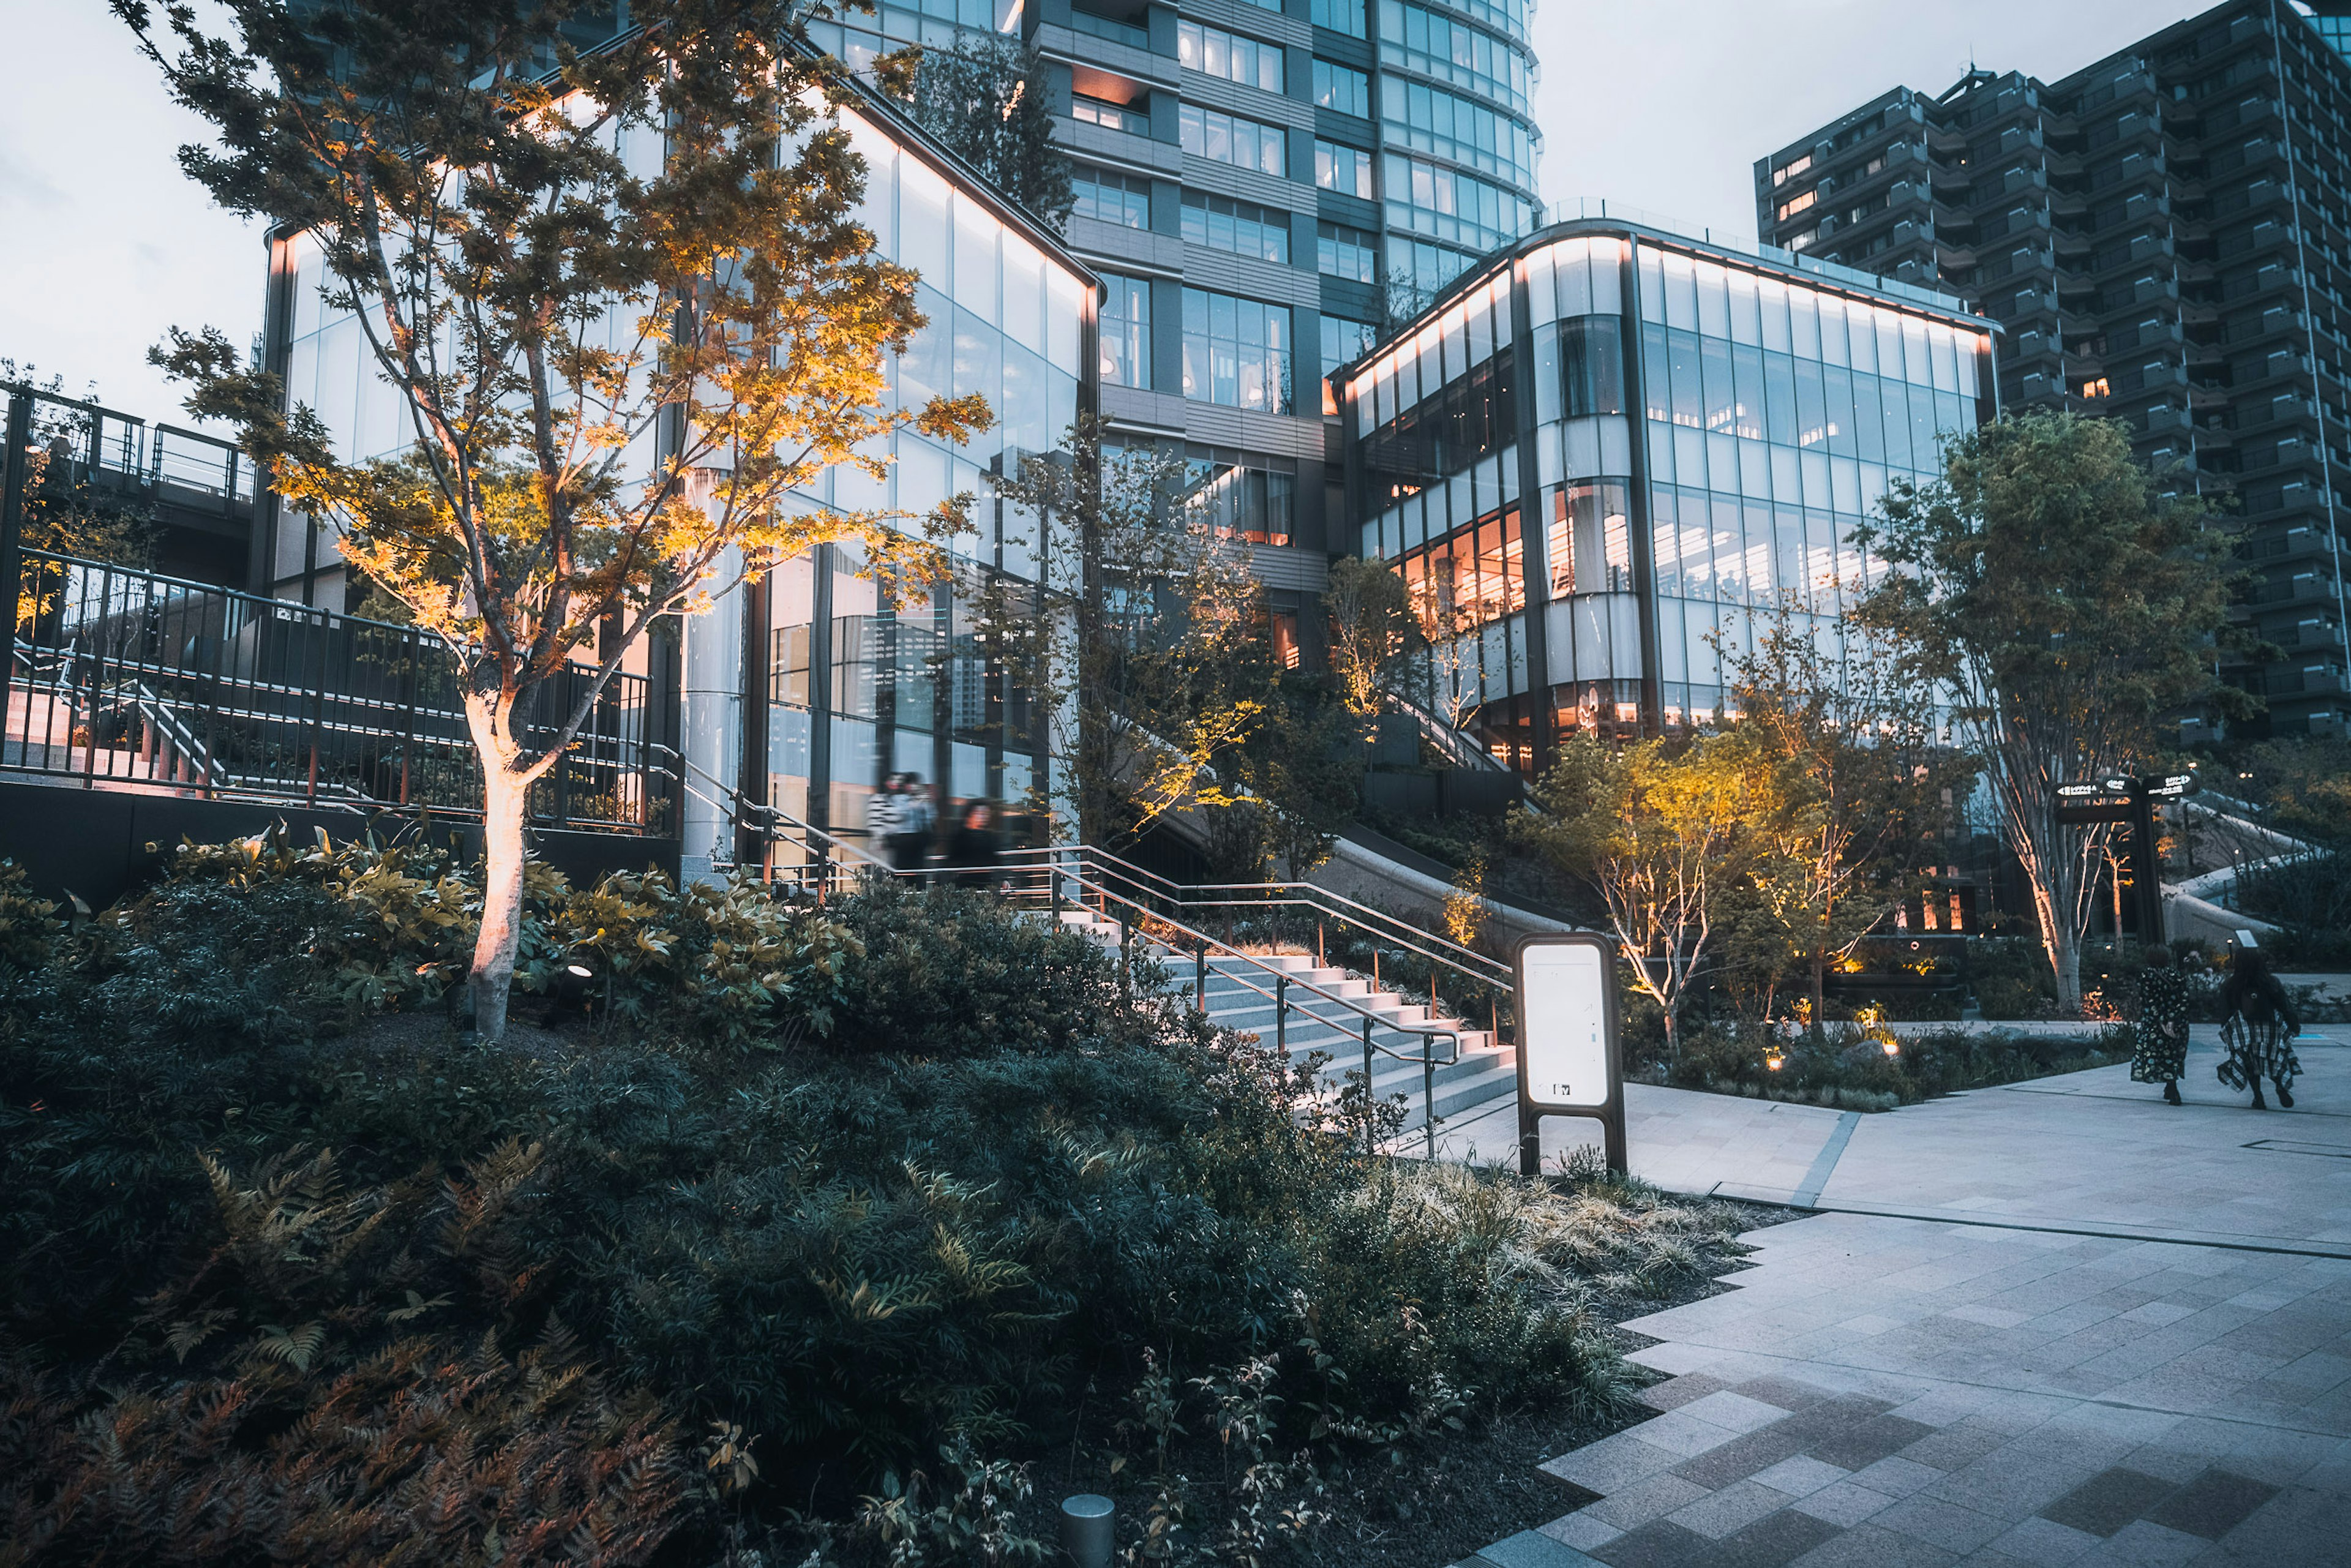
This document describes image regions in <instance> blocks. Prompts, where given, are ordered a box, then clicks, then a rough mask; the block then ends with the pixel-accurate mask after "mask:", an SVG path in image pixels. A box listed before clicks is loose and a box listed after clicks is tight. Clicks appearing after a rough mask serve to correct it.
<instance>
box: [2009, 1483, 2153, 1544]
mask: <svg viewBox="0 0 2351 1568" xmlns="http://www.w3.org/2000/svg"><path fill="white" fill-rule="evenodd" d="M2172 1490H2173V1488H2172V1484H2171V1483H2170V1482H2169V1481H2167V1480H2164V1479H2160V1478H2159V1477H2156V1476H2150V1475H2143V1474H2141V1473H2140V1472H2139V1471H2137V1470H2126V1469H2108V1470H2100V1471H2099V1472H2098V1473H2097V1474H2096V1475H2095V1476H2092V1477H2091V1478H2090V1479H2088V1480H2086V1481H2084V1482H2083V1483H2082V1484H2081V1485H2080V1486H2077V1487H2075V1488H2074V1490H2072V1491H2069V1492H2067V1493H2066V1494H2065V1495H2064V1497H2061V1498H2059V1499H2057V1500H2055V1501H2054V1502H2052V1503H2050V1504H2049V1505H2048V1506H2047V1507H2045V1508H2043V1509H2042V1510H2041V1511H2040V1513H2041V1517H2042V1518H2043V1519H2053V1520H2055V1521H2057V1522H2058V1523H2060V1524H2064V1525H2070V1526H2071V1527H2073V1528H2074V1529H2075V1530H2079V1531H2084V1532H2085V1533H2086V1534H2090V1535H2097V1536H2107V1535H2112V1534H2114V1533H2115V1532H2116V1531H2119V1530H2121V1529H2122V1528H2123V1527H2124V1526H2125V1525H2126V1524H2128V1523H2130V1522H2131V1521H2133V1520H2136V1519H2139V1518H2142V1517H2144V1516H2145V1515H2146V1513H2147V1511H2148V1510H2149V1509H2152V1508H2153V1507H2154V1506H2155V1505H2156V1504H2157V1503H2158V1502H2161V1501H2162V1500H2164V1499H2165V1498H2167V1497H2168V1496H2169V1495H2171V1492H2172Z"/></svg>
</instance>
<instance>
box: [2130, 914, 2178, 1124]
mask: <svg viewBox="0 0 2351 1568" xmlns="http://www.w3.org/2000/svg"><path fill="white" fill-rule="evenodd" d="M2141 962H2142V963H2143V965H2144V966H2145V967H2142V968H2141V969H2140V970H2139V972H2138V1019H2137V1022H2136V1023H2134V1024H2133V1025H2132V1026H2131V1034H2132V1041H2131V1043H2132V1047H2133V1049H2132V1052H2131V1071H2130V1075H2131V1082H2134V1083H2160V1084H2162V1085H2163V1097H2164V1098H2165V1099H2166V1100H2168V1101H2169V1102H2170V1103H2173V1104H2174V1105H2177V1104H2179V1079H2180V1076H2181V1075H2182V1074H2183V1073H2185V1072H2186V1071H2188V976H2187V973H2186V972H2185V971H2184V970H2182V969H2181V968H2180V967H2179V965H2178V964H2176V963H2174V962H2173V961H2172V956H2171V949H2170V948H2169V947H2167V946H2164V945H2163V944H2162V943H2160V942H2157V943H2154V944H2151V945H2150V946H2148V947H2147V953H2146V955H2145V956H2144V957H2143V958H2142V960H2141Z"/></svg>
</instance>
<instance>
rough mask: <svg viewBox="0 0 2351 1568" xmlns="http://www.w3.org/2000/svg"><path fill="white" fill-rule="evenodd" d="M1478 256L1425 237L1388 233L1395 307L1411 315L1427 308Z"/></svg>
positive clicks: (1389, 273)
mask: <svg viewBox="0 0 2351 1568" xmlns="http://www.w3.org/2000/svg"><path fill="white" fill-rule="evenodd" d="M1477 259H1478V258H1477V257H1476V256H1473V255H1470V254H1469V253H1468V252H1466V251H1458V250H1447V248H1446V247H1445V246H1441V245H1430V244H1429V243H1428V242H1426V240H1416V239H1407V238H1405V236H1404V235H1388V277H1387V281H1388V287H1389V290H1390V292H1391V293H1394V294H1396V295H1397V296H1398V297H1399V303H1398V304H1397V305H1395V307H1394V308H1396V309H1398V310H1399V311H1402V312H1403V313H1405V314H1411V315H1416V314H1418V313H1419V312H1420V311H1422V310H1424V309H1426V308H1427V307H1428V303H1429V301H1430V300H1432V299H1434V298H1436V297H1437V291H1438V290H1439V289H1441V288H1443V287H1445V286H1446V285H1447V284H1448V283H1450V282H1452V281H1453V280H1454V279H1455V278H1457V277H1460V276H1461V272H1462V269H1463V268H1464V267H1468V265H1469V264H1470V263H1471V262H1473V261H1476V260H1477Z"/></svg>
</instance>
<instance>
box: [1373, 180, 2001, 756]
mask: <svg viewBox="0 0 2351 1568" xmlns="http://www.w3.org/2000/svg"><path fill="white" fill-rule="evenodd" d="M1990 353H1991V331H1990V327H1989V324H1988V323H1985V322H1984V321H1982V320H1981V319H1980V318H1975V317H1970V316H1967V315H1964V314H1961V313H1960V312H1959V309H1958V308H1957V305H1956V302H1954V305H1953V308H1951V309H1949V310H1938V309H1935V308H1930V307H1927V306H1923V305H1921V304H1917V303H1914V302H1912V301H1911V300H1910V299H1907V298H1895V297H1893V296H1891V295H1886V294H1879V293H1876V292H1874V291H1872V290H1869V289H1867V288H1865V287H1859V286H1857V285H1854V284H1848V283H1844V282H1842V281H1834V280H1830V279H1827V278H1825V277H1822V276H1819V275H1817V274H1813V273H1810V272H1807V271H1805V270H1804V269H1802V268H1801V267H1783V266H1780V265H1776V264H1773V263H1771V262H1767V261H1761V260H1758V259H1756V258H1752V257H1748V256H1739V255H1737V254H1735V253H1731V252H1727V251H1720V250H1716V249H1714V248H1712V247H1708V246H1701V245H1697V244H1695V243H1692V242H1687V241H1682V240H1679V239H1677V238H1674V237H1672V236H1669V235H1661V234H1653V233H1649V232H1646V231H1643V230H1638V229H1633V228H1627V227H1611V226H1604V225H1593V224H1574V225H1559V226H1556V227H1554V228H1552V229H1549V230H1546V231H1544V233H1543V234H1541V235H1537V236H1535V237H1534V238H1533V239H1531V240H1529V241H1527V242H1525V243H1523V244H1521V245H1520V246H1518V247H1517V248H1516V249H1515V250H1514V251H1513V252H1512V253H1511V254H1510V255H1509V256H1506V257H1503V258H1499V260H1498V261H1497V262H1496V263H1494V264H1491V265H1490V266H1489V268H1488V269H1487V270H1485V271H1484V272H1483V273H1481V274H1480V276H1479V277H1477V278H1475V279H1473V280H1471V282H1470V283H1469V284H1468V285H1467V286H1466V287H1461V288H1458V289H1456V290H1454V291H1452V292H1451V293H1449V294H1448V296H1447V298H1446V299H1445V300H1444V301H1442V302H1441V303H1440V304H1439V306H1438V307H1437V308H1435V309H1433V310H1431V311H1430V312H1429V313H1428V314H1427V315H1426V316H1425V317H1424V318H1423V319H1422V320H1421V322H1420V324H1419V325H1418V327H1417V328H1416V329H1414V330H1412V331H1411V332H1409V333H1407V334H1406V335H1405V336H1404V337H1403V338H1402V339H1400V340H1398V341H1396V342H1395V343H1394V344H1392V345H1391V346H1390V347H1389V348H1388V349H1387V350H1384V352H1381V353H1378V354H1375V355H1374V356H1373V357H1372V358H1371V359H1370V360H1369V361H1366V362H1365V363H1364V364H1363V365H1362V366H1360V367H1358V368H1357V369H1355V370H1354V371H1353V372H1352V373H1351V374H1350V375H1349V377H1348V379H1347V384H1346V387H1345V390H1344V397H1343V420H1344V427H1345V430H1346V433H1347V436H1348V449H1349V459H1348V483H1349V496H1350V507H1351V511H1352V512H1353V515H1354V517H1355V518H1356V520H1357V539H1356V542H1357V545H1358V548H1359V549H1360V550H1361V551H1362V553H1363V554H1364V555H1365V556H1368V557H1373V558H1375V559H1387V560H1394V561H1395V562H1396V563H1397V567H1398V570H1399V571H1400V572H1401V573H1402V574H1403V576H1404V578H1405V583H1406V586H1407V590H1408V591H1409V594H1410V597H1411V600H1412V602H1413V604H1414V606H1415V608H1416V612H1418V614H1419V616H1420V619H1421V622H1422V624H1423V627H1424V629H1425V630H1426V632H1428V634H1429V636H1430V638H1431V641H1432V643H1433V645H1434V646H1435V648H1436V653H1434V654H1433V655H1432V658H1431V667H1430V669H1429V670H1428V671H1427V672H1426V674H1427V678H1428V679H1429V682H1430V684H1431V685H1432V688H1433V695H1434V696H1435V697H1436V699H1437V703H1438V705H1439V706H1447V707H1452V708H1454V709H1456V710H1457V711H1458V710H1462V709H1475V710H1476V713H1477V722H1478V727H1479V728H1480V729H1481V730H1482V731H1483V732H1484V734H1485V736H1486V737H1487V739H1488V740H1489V744H1491V745H1492V746H1493V747H1494V748H1495V749H1496V751H1497V752H1498V754H1503V755H1508V756H1510V758H1512V759H1513V760H1514V761H1516V762H1517V763H1519V764H1520V765H1521V766H1531V765H1532V764H1533V763H1534V761H1535V759H1536V756H1537V753H1538V752H1539V751H1540V750H1541V749H1543V748H1546V747H1548V746H1549V745H1550V744H1551V742H1552V739H1553V738H1554V737H1557V736H1559V735H1561V734H1565V733H1573V732H1575V731H1578V730H1594V729H1596V730H1610V731H1613V730H1619V729H1624V730H1635V729H1646V730H1651V731H1655V730H1657V729H1661V728H1672V727H1678V726H1682V725H1687V724H1689V723H1692V722H1696V721H1701V720H1703V719H1704V718H1705V717H1707V716H1710V715H1712V714H1713V713H1715V712H1716V711H1717V710H1718V709H1719V706H1720V704H1721V702H1722V690H1723V679H1724V675H1723V670H1722V664H1721V656H1720V654H1719V652H1718V648H1723V647H1727V648H1730V649H1734V650H1735V649H1737V648H1739V647H1740V646H1742V645H1743V644H1744V643H1745V642H1746V640H1747V639H1748V638H1749V637H1750V634H1751V625H1752V619H1753V617H1754V616H1755V615H1756V614H1757V613H1758V612H1765V613H1772V612H1778V611H1780V610H1781V609H1782V608H1786V609H1788V610H1790V611H1791V612H1793V613H1795V614H1797V615H1798V616H1800V617H1802V618H1803V619H1806V620H1809V622H1811V624H1812V625H1813V628H1814V630H1815V632H1816V634H1817V635H1818V636H1820V637H1821V638H1823V640H1824V641H1826V640H1833V639H1834V638H1835V637H1836V636H1837V635H1838V631H1837V626H1838V622H1837V620H1836V617H1837V615H1838V614H1839V613H1840V612H1841V610H1842V609H1843V606H1844V596H1845V595H1846V594H1849V593H1851V592H1853V591H1857V590H1860V589H1865V588H1866V586H1867V585H1868V583H1869V580H1870V578H1871V576H1872V574H1873V572H1874V571H1875V570H1876V565H1875V563H1873V562H1872V561H1871V560H1870V559H1868V558H1867V557H1866V555H1865V553H1864V552H1863V551H1862V550H1861V549H1859V548H1858V547H1857V546H1856V545H1855V543H1854V540H1853V533H1854V530H1855V528H1857V527H1858V526H1859V525H1860V524H1861V523H1862V521H1863V520H1864V519H1865V517H1867V516H1868V514H1869V513H1870V511H1871V510H1872V509H1873V508H1874V507H1875V506H1876V501H1877V499H1878V498H1879V497H1882V496H1884V495H1885V493H1886V488H1887V486H1889V484H1891V483H1892V481H1893V480H1894V479H1896V478H1898V477H1906V476H1908V477H1916V476H1924V475H1926V474H1928V473H1929V472H1930V471H1931V470H1932V469H1933V468H1934V466H1935V464H1936V442H1937V439H1938V436H1939V435H1940V434H1942V433H1944V432H1948V431H1953V430H1958V429H1961V428H1964V427H1966V426H1969V425H1971V424H1973V423H1976V422H1977V421H1978V420H1979V419H1980V418H1983V417H1987V416H1988V415H1989V414H1990V413H1991V410H1992V391H1991V382H1990V380H1989V378H1988V375H1987V373H1986V367H1987V366H1988V365H1989V363H1990V359H1989V356H1990Z"/></svg>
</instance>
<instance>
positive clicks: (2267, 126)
mask: <svg viewBox="0 0 2351 1568" xmlns="http://www.w3.org/2000/svg"><path fill="white" fill-rule="evenodd" d="M2312 9H2313V10H2314V12H2315V13H2316V14H2315V15H2312V16H2305V15H2304V14H2303V12H2302V11H2301V10H2300V9H2298V8H2297V7H2295V6H2294V5H2290V4H2287V3H2286V0H2231V3H2229V4H2226V5H2220V6H2216V7H2215V8H2213V9H2212V10H2210V11H2208V12H2206V13H2204V14H2203V15H2201V16H2195V17H2191V18H2189V20H2187V21H2184V22H2181V23H2179V24H2178V25H2176V26H2171V27H2168V28H2166V29H2164V30H2163V31H2161V32H2158V33H2156V34H2153V35H2151V36H2150V37H2146V38H2143V39H2140V40H2138V41H2137V42H2136V43H2133V44H2131V45H2129V46H2127V47H2124V48H2121V49H2118V50H2116V52H2115V53H2114V54H2111V55H2109V56H2107V57H2105V58H2104V59H2101V60H2099V61H2097V62H2095V64H2092V65H2090V66H2087V67H2085V68H2083V69H2081V70H2078V71H2075V72H2074V73H2073V74H2072V75H2070V76H2067V77H2064V78H2061V79H2058V80H2055V81H2047V82H2044V81H2042V80H2039V79H2037V78H2032V77H2028V76H2025V75H2022V74H2020V73H2017V72H2013V71H2011V72H2006V73H2000V72H1994V71H1990V70H1977V71H1972V72H1970V74H1969V75H1968V76H1966V77H1964V78H1961V79H1960V80H1959V82H1957V83H1956V84H1954V85H1953V86H1952V87H1951V88H1950V89H1949V90H1947V91H1945V92H1943V93H1942V94H1940V95H1939V96H1935V97H1928V96H1927V95H1925V94H1921V93H1917V92H1914V91H1912V90H1911V89H1907V88H1897V89H1895V90H1894V91H1892V92H1889V93H1887V94H1886V95H1884V96H1883V97H1881V98H1879V99H1875V100H1873V101H1872V102H1870V103H1868V104H1865V105H1864V106H1862V107H1861V108H1860V109H1858V110H1855V111H1854V112H1853V113H1851V114H1848V115H1846V116H1844V117H1843V118H1842V119H1840V120H1835V121H1833V122H1832V123H1830V124H1828V125H1825V126H1823V127H1822V128H1821V129H1820V130H1819V131H1815V132H1813V134H1811V135H1809V136H1806V137H1803V138H1801V139H1800V140H1798V141H1795V142H1792V143H1791V144H1789V145H1788V146H1786V147H1783V148H1781V149H1780V150H1779V151H1777V152H1773V153H1771V155H1770V156H1768V157H1765V158H1762V159H1761V160H1759V161H1758V162H1756V164H1755V174H1754V178H1755V192H1756V211H1757V220H1758V224H1759V225H1760V228H1761V234H1762V236H1763V238H1764V239H1765V240H1766V241H1768V242H1770V243H1771V244H1774V245H1779V246H1786V247H1788V248H1790V249H1792V250H1795V251H1797V252H1799V253H1800V254H1803V255H1809V256H1819V257H1823V258H1824V259H1828V260H1833V261H1838V262H1843V263H1845V264H1847V265H1851V266H1861V267H1869V268H1870V269H1872V270H1875V271H1880V272H1884V273H1886V274H1887V275H1888V276H1890V277H1897V278H1901V279H1904V280H1906V281H1909V282H1914V283H1918V284H1922V285H1926V286H1928V287H1938V288H1942V289H1947V290H1949V291H1951V292H1953V293H1957V294H1961V295H1964V296H1966V297H1968V298H1971V299H1973V300H1975V301H1976V302H1977V303H1978V304H1979V306H1980V308H1981V309H1982V310H1983V312H1984V313H1985V314H1986V315H1988V316H1990V317H1991V318H1992V319H1995V320H1997V321H1999V322H2000V323H2001V326H2002V328H2003V329H2004V331H2003V333H2002V337H2001V345H2000V350H1999V391H2000V394H2001V399H2002V401H2003V402H2004V403H2006V404H2008V405H2010V406H2040V407H2050V408H2066V409H2072V410H2074V411H2076V412H2079V413H2095V414H2102V415H2105V416H2107V417H2111V418H2116V419H2120V420H2122V421H2124V422H2125V423H2127V424H2128V425H2129V426H2130V427H2131V429H2132V431H2133V433H2134V437H2135V444H2136V445H2137V449H2138V451H2139V453H2140V455H2142V456H2144V457H2146V458H2147V459H2148V460H2149V461H2150V462H2151V463H2153V464H2155V465H2158V467H2159V468H2163V469H2166V470H2168V472H2169V473H2170V474H2171V475H2172V476H2174V481H2175V482H2176V483H2178V484H2179V485H2181V486H2189V487H2193V488H2196V489H2199V490H2204V491H2209V492H2213V493H2216V494H2221V495H2225V496H2227V497H2231V499H2230V501H2229V503H2228V504H2229V505H2230V506H2231V507H2232V508H2233V511H2234V514H2235V516H2236V517H2237V519H2238V521H2239V523H2240V524H2241V528H2242V532H2243V538H2242V542H2241V546H2240V551H2241V557H2242V559H2243V564H2244V566H2245V568H2246V570H2247V571H2248V573H2249V576H2250V583H2249V586H2248V588H2247V590H2246V591H2245V593H2244V595H2243V600H2242V603H2241V607H2240V614H2241V617H2242V618H2243V619H2244V620H2245V621H2246V622H2248V623H2249V624H2250V625H2251V626H2252V628H2253V629H2254V630H2255V631H2256V632H2259V633H2260V635H2261V636H2262V639H2263V640H2265V641H2267V642H2268V643H2272V644H2273V645H2274V646H2275V647H2277V648H2279V649H2280V650H2282V651H2283V654H2284V656H2283V658H2281V659H2277V660H2273V661H2264V662H2260V663H2255V662H2251V661H2247V662H2244V663H2241V664H2238V665H2237V666H2235V667H2233V668H2231V670H2230V671H2229V675H2230V678H2231V680H2233V681H2235V682H2237V683H2238V684H2240V685H2243V686H2244V687H2246V688H2247V689H2249V690H2252V691H2253V692H2256V693H2258V694H2259V695H2262V697H2263V698H2264V699H2265V700H2266V701H2267V703H2268V706H2269V710H2270V718H2269V720H2268V722H2269V724H2270V726H2271V727H2272V728H2273V730H2274V731H2278V732H2284V733H2301V732H2311V731H2314V732H2318V733H2338V732H2340V730H2341V729H2342V727H2343V726H2344V725H2345V723H2346V720H2351V698H2346V674H2351V618H2346V615H2345V603H2344V600H2345V583H2344V578H2343V562H2342V559H2341V557H2342V541H2341V531H2342V529H2343V528H2344V527H2345V524H2346V510H2351V472H2346V465H2351V423H2347V422H2346V415H2351V382H2346V374H2351V63H2346V57H2345V55H2344V53H2343V44H2344V42H2345V40H2346V37H2351V4H2345V3H2342V0H2333V3H2329V4H2322V5H2316V6H2314V7H2312ZM1913 170H1916V171H1917V173H1916V174H1915V175H1914V174H1913V173H1912V172H1911V171H1913ZM1897 171H1900V174H1899V175H1898V176H1897V174H1896V172H1897ZM1889 182H1891V183H1889ZM1903 186H1907V190H1903V191H1902V193H1901V194H1900V195H1899V196H1896V190H1897V189H1900V188H1901V187H1903Z"/></svg>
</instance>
